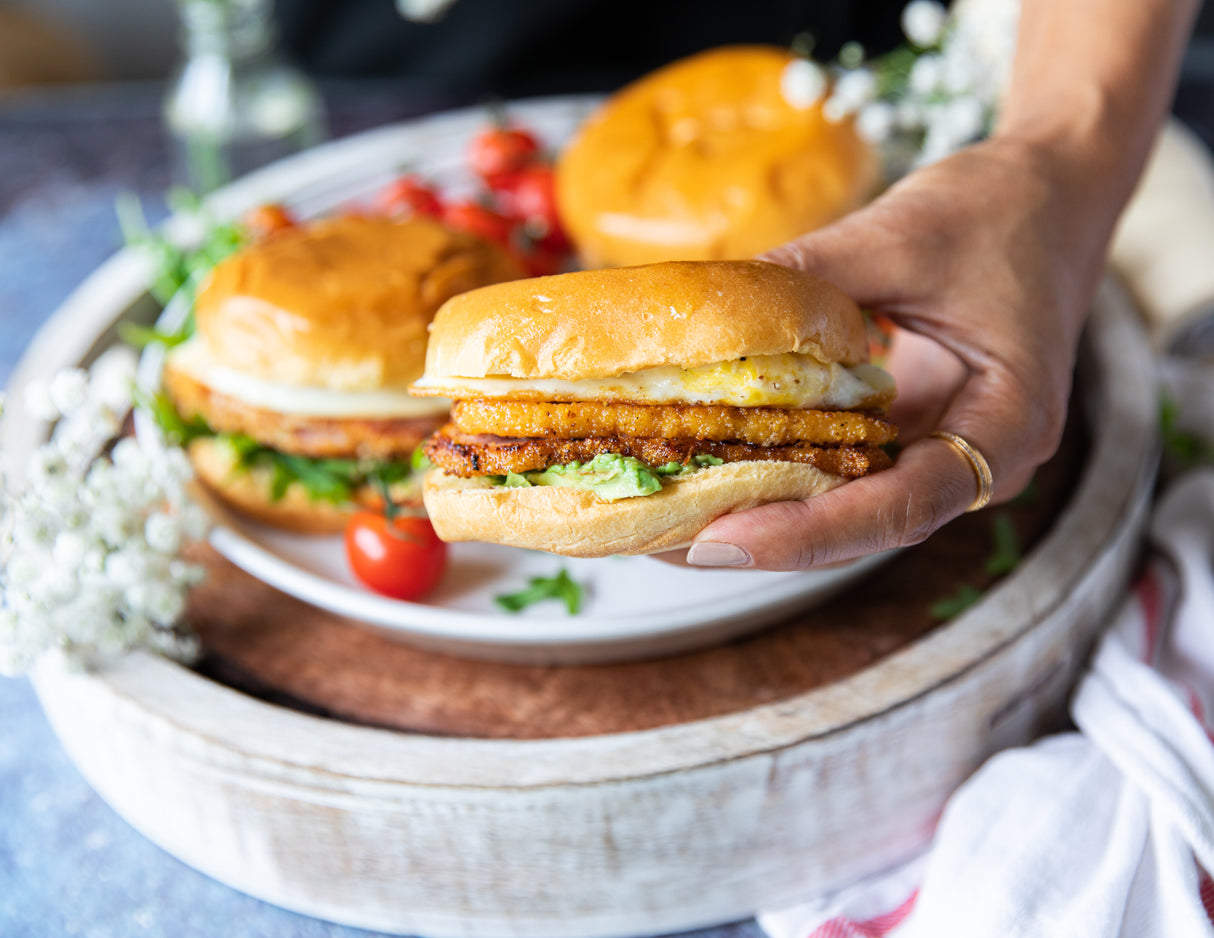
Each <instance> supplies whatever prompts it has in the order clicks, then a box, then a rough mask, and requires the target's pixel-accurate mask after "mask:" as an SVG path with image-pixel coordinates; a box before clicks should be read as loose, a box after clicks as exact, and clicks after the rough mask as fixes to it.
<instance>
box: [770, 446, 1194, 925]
mask: <svg viewBox="0 0 1214 938" xmlns="http://www.w3.org/2000/svg"><path fill="white" fill-rule="evenodd" d="M1149 547H1150V551H1149V554H1148V556H1147V557H1146V558H1145V560H1144V562H1143V565H1142V568H1141V572H1140V574H1139V575H1138V578H1137V580H1136V582H1135V585H1134V587H1133V589H1132V590H1131V591H1130V593H1129V595H1128V596H1127V597H1126V599H1125V601H1124V603H1123V604H1122V605H1121V606H1120V608H1119V611H1118V613H1117V615H1116V617H1115V619H1114V621H1112V622H1111V623H1110V627H1109V628H1108V630H1107V631H1106V633H1105V635H1104V636H1103V637H1102V639H1101V641H1100V643H1099V645H1098V646H1097V649H1096V652H1095V654H1094V655H1093V658H1092V661H1091V664H1090V665H1089V667H1088V669H1087V671H1086V672H1085V674H1084V676H1083V677H1082V678H1081V680H1080V681H1079V683H1078V685H1077V687H1076V689H1075V693H1074V695H1073V697H1072V701H1071V716H1072V719H1073V722H1074V724H1075V727H1076V730H1075V731H1074V732H1069V733H1063V734H1059V735H1054V736H1050V737H1047V738H1045V739H1042V740H1040V741H1039V742H1037V743H1036V744H1035V745H1032V746H1029V747H1024V748H1020V749H1012V750H1008V751H1005V752H1002V753H1000V754H998V755H996V756H994V757H993V758H991V759H990V760H989V761H988V762H987V763H986V764H985V765H984V766H983V767H982V768H981V769H980V770H979V771H978V772H977V773H976V774H975V775H974V776H973V777H972V778H971V779H970V780H969V781H968V782H966V784H965V785H963V786H962V787H961V788H960V789H959V790H958V791H957V792H956V793H955V794H954V796H953V797H952V799H950V801H949V803H948V805H947V807H946V809H945V811H944V813H943V815H942V816H941V819H940V823H939V825H938V827H937V829H936V833H935V837H934V840H933V842H932V844H931V845H930V846H929V847H928V849H927V850H926V851H925V852H924V853H923V855H921V856H919V857H917V858H916V859H914V860H912V861H911V862H909V863H907V864H905V865H903V866H901V867H899V868H897V869H895V870H892V871H889V872H887V873H885V874H884V875H881V876H877V877H874V878H873V879H871V880H868V881H865V882H861V883H856V884H854V885H852V886H851V887H849V888H848V889H845V890H843V891H842V892H840V893H838V894H836V895H833V896H829V897H826V898H823V899H821V900H818V901H814V902H809V903H806V904H803V905H800V906H797V907H794V908H787V909H779V910H768V911H765V912H763V913H761V914H760V915H759V917H758V921H759V925H760V926H761V927H762V928H763V929H764V930H765V931H766V932H767V933H768V935H770V936H771V938H879V936H890V938H952V936H959V938H988V936H989V938H1020V936H1023V938H1055V936H1056V938H1154V936H1159V938H1214V925H1212V924H1211V920H1212V917H1214V883H1212V882H1211V879H1210V876H1209V875H1208V873H1207V872H1206V871H1208V870H1214V735H1212V727H1214V720H1212V718H1214V470H1211V469H1200V470H1192V471H1189V472H1186V473H1184V474H1182V475H1180V476H1178V477H1176V479H1175V480H1174V481H1173V482H1172V483H1171V485H1170V486H1169V487H1168V488H1167V490H1166V492H1165V494H1164V496H1163V497H1162V498H1161V499H1160V500H1159V502H1158V503H1157V504H1156V506H1155V510H1154V514H1153V517H1152V521H1151V526H1150V532H1149Z"/></svg>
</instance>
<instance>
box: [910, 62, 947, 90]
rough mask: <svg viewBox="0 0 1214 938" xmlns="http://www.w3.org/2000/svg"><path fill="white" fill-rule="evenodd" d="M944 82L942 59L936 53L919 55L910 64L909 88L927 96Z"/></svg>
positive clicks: (938, 88)
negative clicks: (913, 62) (912, 63)
mask: <svg viewBox="0 0 1214 938" xmlns="http://www.w3.org/2000/svg"><path fill="white" fill-rule="evenodd" d="M943 83H944V60H943V59H942V58H941V57H940V56H938V55H921V56H920V57H919V58H917V59H915V64H914V65H912V66H911V72H910V90H911V91H912V92H914V93H915V94H917V95H921V96H923V97H927V96H928V95H932V94H935V93H936V92H937V91H939V90H940V88H941V87H942V85H943Z"/></svg>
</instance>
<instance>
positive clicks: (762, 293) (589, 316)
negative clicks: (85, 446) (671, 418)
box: [425, 261, 868, 396]
mask: <svg viewBox="0 0 1214 938" xmlns="http://www.w3.org/2000/svg"><path fill="white" fill-rule="evenodd" d="M783 352H806V353H810V354H813V355H815V356H817V357H818V358H820V359H821V360H823V361H827V362H834V361H837V362H842V363H844V364H855V363H857V362H862V361H866V360H867V358H868V338H867V334H866V331H865V326H864V318H863V316H862V315H861V313H860V309H859V307H857V306H856V304H855V303H854V302H853V301H852V300H851V298H850V297H848V296H847V295H846V294H845V293H843V292H842V291H841V290H839V289H838V288H837V287H834V286H832V285H831V284H829V283H827V282H826V281H825V280H822V279H820V278H818V277H815V276H813V275H812V274H808V273H804V272H803V271H797V270H792V269H791V268H788V267H782V266H780V265H778V264H771V263H768V262H766V261H687V262H678V261H672V262H669V263H664V264H649V265H644V266H640V267H614V268H608V269H606V270H590V271H579V272H575V273H570V274H557V275H556V276H552V277H537V278H534V279H531V280H519V281H515V282H512V283H502V284H497V285H494V286H490V287H482V288H481V289H478V290H473V291H471V292H469V293H464V294H461V295H459V296H457V297H453V298H452V299H450V300H448V301H447V303H445V304H444V305H443V308H442V309H441V310H439V312H438V314H437V316H435V319H434V324H433V326H432V327H431V333H430V347H429V350H428V352H427V355H426V374H425V383H426V384H429V383H431V382H433V383H434V386H435V387H438V386H442V387H444V388H450V387H451V386H455V387H458V379H459V378H484V377H492V376H509V377H514V378H560V379H563V380H575V381H576V380H579V379H583V378H599V377H608V376H611V375H618V374H623V373H626V372H631V371H640V370H642V369H645V368H653V367H656V366H659V365H680V366H683V367H693V366H695V365H702V364H707V363H710V362H720V361H732V360H734V359H737V358H741V357H742V356H745V355H764V354H780V353H783ZM456 396H458V395H456Z"/></svg>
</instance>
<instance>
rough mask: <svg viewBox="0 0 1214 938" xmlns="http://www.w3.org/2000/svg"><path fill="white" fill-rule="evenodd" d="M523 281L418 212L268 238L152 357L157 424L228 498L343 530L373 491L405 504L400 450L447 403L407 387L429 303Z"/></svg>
mask: <svg viewBox="0 0 1214 938" xmlns="http://www.w3.org/2000/svg"><path fill="white" fill-rule="evenodd" d="M521 276H523V271H522V270H521V268H520V267H519V266H518V264H517V263H516V262H515V261H514V260H513V259H512V258H511V257H510V256H509V255H508V254H507V253H506V251H505V250H504V249H503V248H501V247H499V246H497V245H495V244H491V243H489V242H488V241H485V240H483V239H481V238H479V237H476V236H475V235H471V234H468V233H465V232H460V231H455V230H453V229H451V228H448V227H446V226H444V225H442V224H440V223H439V222H437V221H434V220H433V219H429V218H422V217H417V218H413V219H410V220H407V221H401V222H398V221H391V220H388V219H384V218H368V217H360V216H355V215H342V216H334V217H332V218H326V219H322V220H318V221H313V222H308V223H304V224H300V225H297V226H292V227H288V228H285V229H283V230H281V231H276V232H275V233H274V234H273V236H271V237H267V238H265V239H264V240H260V241H256V242H253V243H251V244H250V245H248V246H246V247H245V248H244V249H242V250H240V251H239V252H237V253H236V254H234V255H232V256H231V257H229V258H227V259H226V260H224V261H222V262H220V263H219V264H218V265H217V266H216V267H215V269H214V270H213V271H212V272H211V273H210V275H209V276H208V277H207V279H206V280H205V281H204V282H203V284H202V285H201V288H200V290H199V292H198V295H197V298H196V300H195V304H194V309H193V319H194V331H193V334H192V335H191V336H190V338H189V339H188V340H186V341H185V342H182V343H181V344H178V345H176V346H175V347H173V348H172V349H171V350H170V351H169V352H168V354H167V356H166V359H165V366H164V371H163V375H162V383H163V388H164V391H165V395H164V397H162V398H161V399H160V400H158V401H157V405H156V417H157V420H158V422H159V423H160V425H161V426H162V428H164V429H166V430H168V431H170V435H171V436H172V437H174V438H175V439H176V441H177V442H181V443H183V444H184V445H186V447H187V452H188V453H189V455H190V458H191V461H192V462H193V464H194V467H195V469H196V471H197V473H198V476H199V478H200V479H201V480H202V481H203V482H204V483H205V484H206V486H207V487H208V488H209V489H211V490H212V491H213V492H214V493H215V494H217V495H218V496H219V497H220V498H221V499H222V500H224V501H226V502H227V503H228V504H230V505H231V506H233V507H235V508H237V509H239V510H240V511H242V512H244V513H246V514H248V515H251V516H252V517H254V518H256V519H258V520H261V521H264V522H267V523H270V524H274V525H277V526H280V527H284V528H287V529H290V530H293V531H298V532H307V533H321V532H332V531H338V530H341V529H342V527H343V526H344V525H345V523H346V521H347V520H348V518H349V516H350V515H351V514H352V513H353V512H354V511H355V510H357V509H358V508H359V507H369V506H375V505H378V504H382V496H383V492H384V491H388V492H390V493H391V496H392V498H393V499H394V500H401V501H407V500H409V499H410V498H414V499H416V498H417V497H418V495H417V492H416V489H417V485H416V479H415V478H414V477H413V475H412V470H411V465H410V457H411V455H412V453H413V451H414V450H415V449H416V448H417V446H418V445H419V444H420V443H421V441H422V440H423V439H425V437H426V436H427V435H429V434H430V433H431V432H432V431H434V430H435V428H436V427H438V426H439V425H440V424H442V423H443V422H445V421H446V419H447V413H448V408H449V406H450V402H449V401H446V400H444V399H442V398H429V399H419V398H415V397H413V396H412V395H410V394H409V391H408V388H409V384H410V382H412V381H414V380H415V379H417V378H418V377H419V376H420V374H421V371H422V366H423V362H424V359H425V354H426V338H427V332H426V329H427V326H428V325H429V323H430V320H431V319H432V318H433V316H434V313H435V311H436V310H437V309H438V308H439V306H440V305H441V304H442V303H443V302H444V301H445V300H447V299H449V298H450V297H452V296H455V295H456V294H458V293H460V292H462V291H464V290H469V289H473V288H475V287H480V286H484V285H485V284H490V283H495V282H497V281H501V280H508V279H511V278H514V277H521Z"/></svg>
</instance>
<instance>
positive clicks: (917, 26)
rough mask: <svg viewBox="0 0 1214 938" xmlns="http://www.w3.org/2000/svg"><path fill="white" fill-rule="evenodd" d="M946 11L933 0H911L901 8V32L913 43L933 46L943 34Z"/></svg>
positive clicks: (942, 5)
mask: <svg viewBox="0 0 1214 938" xmlns="http://www.w3.org/2000/svg"><path fill="white" fill-rule="evenodd" d="M947 20H948V11H947V10H946V9H945V8H944V4H942V3H936V2H935V0H912V2H911V3H908V4H907V5H906V7H905V8H904V9H903V10H902V32H903V33H905V34H906V38H907V39H909V40H910V41H911V42H912V43H913V44H914V45H916V46H919V47H921V48H925V47H928V46H934V45H936V43H938V42H939V41H940V39H941V38H942V37H943V35H944V24H945V23H946V22H947Z"/></svg>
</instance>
